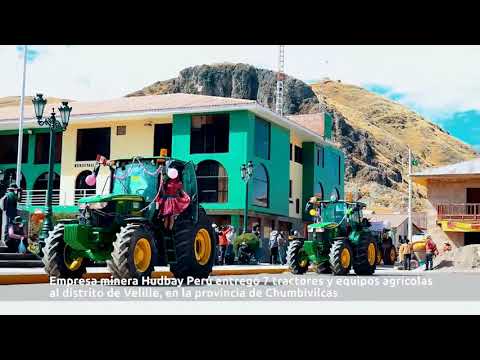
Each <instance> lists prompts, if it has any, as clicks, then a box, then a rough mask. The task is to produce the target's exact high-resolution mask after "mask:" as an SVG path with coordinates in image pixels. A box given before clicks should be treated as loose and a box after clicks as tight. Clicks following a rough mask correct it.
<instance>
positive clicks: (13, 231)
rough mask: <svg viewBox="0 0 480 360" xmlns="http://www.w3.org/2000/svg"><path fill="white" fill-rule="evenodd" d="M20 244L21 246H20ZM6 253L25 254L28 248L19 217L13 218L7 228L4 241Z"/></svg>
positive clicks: (23, 227)
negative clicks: (6, 236)
mask: <svg viewBox="0 0 480 360" xmlns="http://www.w3.org/2000/svg"><path fill="white" fill-rule="evenodd" d="M20 242H22V243H23V246H20ZM6 244H7V247H8V252H10V253H16V252H20V253H25V252H26V250H27V247H28V240H27V234H26V232H25V226H23V220H22V217H21V216H15V218H14V219H13V222H12V224H10V225H9V226H8V239H7V241H6Z"/></svg>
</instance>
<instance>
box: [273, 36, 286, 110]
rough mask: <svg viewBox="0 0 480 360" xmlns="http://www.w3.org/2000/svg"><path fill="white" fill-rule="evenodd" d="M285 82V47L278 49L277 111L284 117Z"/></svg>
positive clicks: (280, 46) (281, 46)
mask: <svg viewBox="0 0 480 360" xmlns="http://www.w3.org/2000/svg"><path fill="white" fill-rule="evenodd" d="M284 80H285V45H279V48H278V72H277V99H276V103H275V111H276V113H277V114H279V115H280V116H283V85H284V84H283V82H284Z"/></svg>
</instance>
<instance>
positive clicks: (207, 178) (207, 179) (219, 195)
mask: <svg viewBox="0 0 480 360" xmlns="http://www.w3.org/2000/svg"><path fill="white" fill-rule="evenodd" d="M196 173H197V182H198V199H199V202H206V203H224V202H227V200H228V177H227V172H226V170H225V168H224V167H223V166H222V164H220V163H219V162H218V161H213V160H205V161H202V162H201V163H200V164H198V166H197V171H196Z"/></svg>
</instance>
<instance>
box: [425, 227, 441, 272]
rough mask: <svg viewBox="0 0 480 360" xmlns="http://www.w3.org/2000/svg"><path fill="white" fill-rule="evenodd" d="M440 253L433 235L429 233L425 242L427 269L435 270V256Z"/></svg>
mask: <svg viewBox="0 0 480 360" xmlns="http://www.w3.org/2000/svg"><path fill="white" fill-rule="evenodd" d="M435 255H438V249H437V245H436V244H435V243H434V242H433V240H432V236H431V235H427V243H426V244H425V270H433V257H434V256H435Z"/></svg>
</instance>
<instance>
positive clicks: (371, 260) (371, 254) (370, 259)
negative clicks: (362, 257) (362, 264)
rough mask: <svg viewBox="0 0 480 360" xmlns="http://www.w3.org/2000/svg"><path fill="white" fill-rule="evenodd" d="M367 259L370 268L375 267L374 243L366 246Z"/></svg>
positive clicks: (375, 252)
mask: <svg viewBox="0 0 480 360" xmlns="http://www.w3.org/2000/svg"><path fill="white" fill-rule="evenodd" d="M367 258H368V264H369V265H370V266H373V265H375V261H377V251H376V249H375V244H374V243H370V244H368V252H367Z"/></svg>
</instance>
